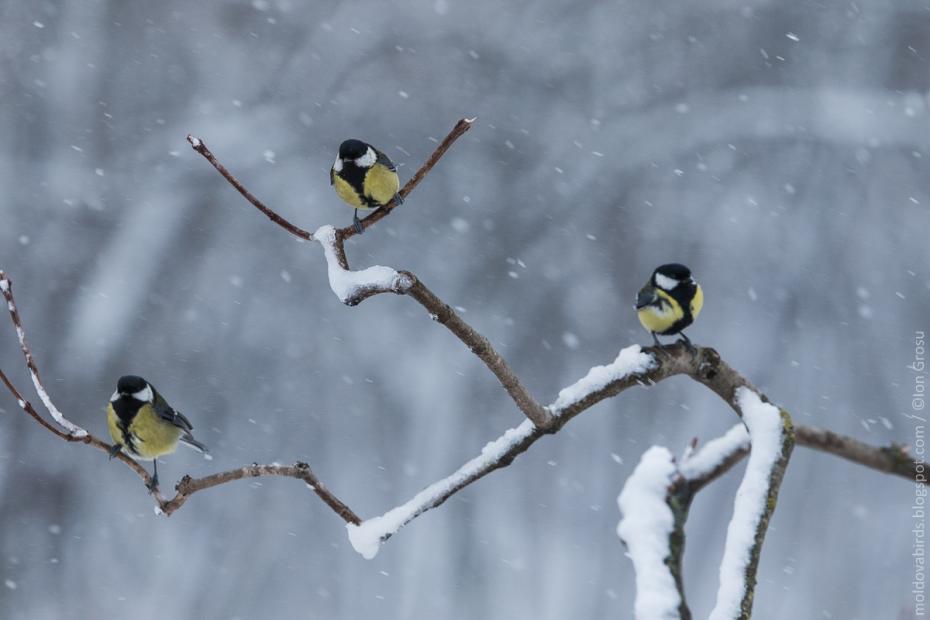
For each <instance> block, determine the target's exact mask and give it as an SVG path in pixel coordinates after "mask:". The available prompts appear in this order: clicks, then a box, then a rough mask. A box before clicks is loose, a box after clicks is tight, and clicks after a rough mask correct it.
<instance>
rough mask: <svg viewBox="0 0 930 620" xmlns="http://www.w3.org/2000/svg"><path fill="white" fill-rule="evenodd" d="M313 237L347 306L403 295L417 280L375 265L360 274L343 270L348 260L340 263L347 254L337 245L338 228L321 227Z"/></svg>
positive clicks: (336, 290)
mask: <svg viewBox="0 0 930 620" xmlns="http://www.w3.org/2000/svg"><path fill="white" fill-rule="evenodd" d="M313 238H314V239H315V240H317V241H319V242H320V245H322V246H323V256H325V258H326V267H327V272H328V274H329V286H330V288H331V289H333V293H335V294H336V297H338V298H339V301H341V302H342V303H344V304H345V305H347V306H356V305H358V304H360V303H361V302H363V301H364V300H366V299H368V298H369V297H371V296H372V295H377V294H378V293H396V294H398V295H403V294H405V293H407V291H409V290H410V287H412V286H413V283H414V282H415V281H416V278H414V277H413V275H412V274H410V273H407V272H404V271H396V270H394V269H391V268H390V267H384V266H382V265H374V266H372V267H368V268H367V269H362V270H361V271H351V270H349V269H346V268H344V267H343V264H345V260H340V256H344V254H342V252H341V248H340V247H338V246H337V243H336V238H337V237H336V229H335V228H333V227H332V226H329V225H326V226H321V227H320V228H319V229H318V230H317V231H316V232H315V233H313Z"/></svg>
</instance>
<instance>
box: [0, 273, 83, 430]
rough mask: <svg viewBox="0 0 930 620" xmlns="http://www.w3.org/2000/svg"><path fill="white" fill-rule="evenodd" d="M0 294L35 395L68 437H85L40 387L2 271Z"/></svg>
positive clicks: (30, 353) (37, 372) (11, 295)
mask: <svg viewBox="0 0 930 620" xmlns="http://www.w3.org/2000/svg"><path fill="white" fill-rule="evenodd" d="M0 293H2V294H3V297H4V298H5V299H6V307H7V310H9V311H10V318H11V319H12V320H13V326H14V327H15V328H16V337H17V339H18V340H19V348H20V349H21V350H22V352H23V357H25V358H26V366H27V367H28V368H29V376H30V377H32V385H33V386H34V387H35V389H36V393H37V394H38V395H39V399H40V400H41V401H42V404H43V405H45V408H46V409H47V410H48V412H49V414H50V415H51V416H52V418H54V420H55V422H57V423H58V425H59V426H61V427H62V428H64V429H65V430H67V431H68V433H69V434H70V435H72V436H73V437H75V438H81V437H84V436H86V435H87V431H85V430H84V429H83V428H81V427H80V426H78V425H77V424H74V423H73V422H71V421H70V420H68V419H67V418H66V417H65V416H64V414H62V413H61V411H59V410H58V407H56V406H55V403H53V402H52V399H51V398H50V397H49V395H48V392H46V391H45V386H44V385H42V379H41V377H39V368H38V367H37V366H36V363H35V360H34V359H33V358H32V351H31V350H30V349H29V345H28V344H26V332H25V331H24V330H23V323H22V320H21V319H20V318H19V311H18V310H17V309H16V302H15V301H14V299H13V284H12V283H11V282H10V280H9V278H7V277H6V274H5V273H4V272H3V271H0ZM20 401H22V399H20Z"/></svg>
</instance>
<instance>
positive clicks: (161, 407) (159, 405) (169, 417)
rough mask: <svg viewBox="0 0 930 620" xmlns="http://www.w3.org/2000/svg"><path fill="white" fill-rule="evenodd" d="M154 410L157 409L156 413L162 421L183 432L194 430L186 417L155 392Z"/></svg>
mask: <svg viewBox="0 0 930 620" xmlns="http://www.w3.org/2000/svg"><path fill="white" fill-rule="evenodd" d="M152 408H153V409H155V413H157V414H158V417H160V418H161V419H162V420H165V421H166V422H170V423H171V424H174V425H175V426H177V427H178V428H180V429H181V430H183V431H186V432H188V433H189V432H190V431H191V429H193V428H194V427H193V425H192V424H191V423H190V420H188V419H187V418H185V417H184V415H182V414H180V413H178V412H177V411H175V410H174V409H172V408H171V405H169V404H168V403H167V402H166V401H165V399H164V398H162V396H161V394H159V393H158V392H155V402H154V403H152Z"/></svg>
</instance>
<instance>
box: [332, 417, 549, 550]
mask: <svg viewBox="0 0 930 620" xmlns="http://www.w3.org/2000/svg"><path fill="white" fill-rule="evenodd" d="M540 434H541V433H540V432H539V429H537V428H536V427H535V426H534V425H533V423H532V421H530V420H524V421H523V423H522V424H521V425H520V426H518V427H516V428H511V429H509V430H508V431H507V432H505V433H504V434H503V435H501V436H500V437H499V438H497V439H495V440H494V441H492V442H490V443H488V444H487V445H485V446H484V448H483V449H482V450H481V454H479V455H478V456H476V457H475V458H473V459H472V460H470V461H468V462H467V463H465V464H464V465H462V466H461V467H459V468H458V469H457V470H456V471H455V472H454V473H453V474H452V475H450V476H447V477H446V478H443V479H442V480H439V481H437V482H434V483H433V484H431V485H429V486H428V487H426V488H425V489H423V490H422V491H420V492H419V493H417V494H416V495H415V496H414V497H413V498H412V499H410V501H408V502H406V503H405V504H402V505H400V506H397V507H396V508H393V509H391V510H389V511H388V512H386V513H384V514H383V515H381V516H380V517H373V518H371V519H366V520H365V521H363V522H362V523H361V524H358V525H354V524H348V525H346V528H347V529H348V531H349V541H350V542H351V543H352V547H353V548H354V549H355V550H356V551H358V552H359V553H360V554H361V555H362V557H364V558H365V559H366V560H370V559H372V558H374V557H375V555H377V554H378V549H379V548H380V547H381V543H382V542H383V541H385V540H387V539H388V538H390V537H391V536H393V535H394V534H396V533H397V530H399V529H400V528H401V527H403V526H404V525H406V524H407V523H409V522H410V521H412V520H413V519H415V518H416V517H417V516H419V515H420V514H422V513H424V512H426V511H427V510H429V509H430V508H434V507H436V506H438V505H439V504H441V503H443V502H444V501H446V499H448V498H449V497H450V496H451V495H452V494H453V493H455V492H456V491H458V490H459V489H461V488H463V487H465V486H466V485H468V484H471V483H472V482H474V481H475V480H477V479H478V478H480V477H481V476H484V475H485V474H487V473H489V472H490V471H493V470H494V469H497V468H498V467H503V466H504V465H505V464H509V461H505V459H506V458H507V456H508V454H511V453H512V452H513V451H514V450H517V449H519V448H520V447H521V446H523V450H525V449H526V448H527V447H529V444H530V443H532V442H533V441H535V439H536V436H538V435H540ZM511 458H512V457H511Z"/></svg>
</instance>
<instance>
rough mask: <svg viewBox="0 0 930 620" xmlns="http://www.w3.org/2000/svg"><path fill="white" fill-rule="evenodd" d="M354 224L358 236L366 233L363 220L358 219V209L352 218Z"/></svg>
mask: <svg viewBox="0 0 930 620" xmlns="http://www.w3.org/2000/svg"><path fill="white" fill-rule="evenodd" d="M352 223H353V224H355V232H357V233H358V234H362V233H363V232H365V229H364V228H362V220H360V219H358V209H356V210H355V214H354V215H353V216H352Z"/></svg>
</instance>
